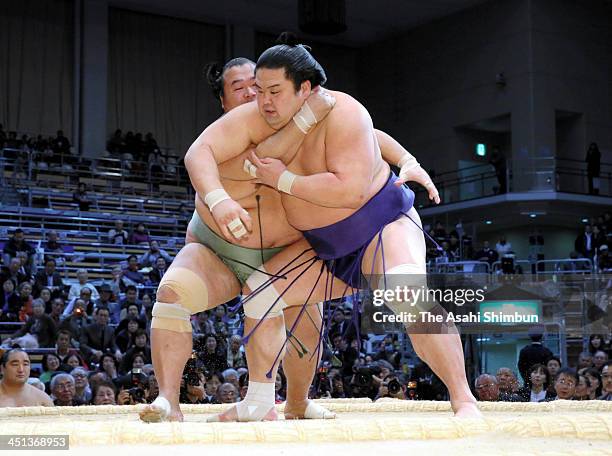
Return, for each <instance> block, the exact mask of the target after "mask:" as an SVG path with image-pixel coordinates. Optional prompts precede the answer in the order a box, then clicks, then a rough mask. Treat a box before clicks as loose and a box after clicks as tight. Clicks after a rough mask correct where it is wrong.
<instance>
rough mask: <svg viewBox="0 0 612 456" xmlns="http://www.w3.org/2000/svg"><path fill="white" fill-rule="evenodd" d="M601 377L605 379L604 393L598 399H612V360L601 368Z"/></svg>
mask: <svg viewBox="0 0 612 456" xmlns="http://www.w3.org/2000/svg"><path fill="white" fill-rule="evenodd" d="M601 379H602V381H603V385H602V390H603V394H602V395H601V396H599V397H598V399H599V400H600V401H612V361H608V362H606V364H605V365H604V366H603V368H602V369H601Z"/></svg>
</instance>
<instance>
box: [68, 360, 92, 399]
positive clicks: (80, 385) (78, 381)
mask: <svg viewBox="0 0 612 456" xmlns="http://www.w3.org/2000/svg"><path fill="white" fill-rule="evenodd" d="M70 375H72V378H74V389H75V394H74V398H75V399H76V400H77V401H80V402H82V403H83V404H88V403H89V402H90V401H91V396H92V393H91V388H90V387H89V380H88V379H87V371H86V370H85V369H84V368H83V367H75V368H74V369H72V371H70Z"/></svg>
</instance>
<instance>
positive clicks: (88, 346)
mask: <svg viewBox="0 0 612 456" xmlns="http://www.w3.org/2000/svg"><path fill="white" fill-rule="evenodd" d="M94 315H95V320H96V322H95V323H92V324H90V325H87V326H85V327H84V328H83V330H82V332H81V339H80V342H81V345H80V349H81V352H82V353H83V355H85V356H86V357H87V358H88V359H89V361H90V362H91V361H95V362H98V361H99V360H100V358H101V357H102V355H103V354H104V352H111V353H114V355H115V357H117V358H120V357H121V352H120V351H119V348H118V347H117V344H116V343H115V332H114V331H113V328H111V327H110V326H108V320H109V317H110V314H109V311H108V309H106V308H104V307H100V308H99V309H96V311H95V314H94Z"/></svg>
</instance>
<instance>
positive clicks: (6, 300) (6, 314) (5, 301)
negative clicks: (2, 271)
mask: <svg viewBox="0 0 612 456" xmlns="http://www.w3.org/2000/svg"><path fill="white" fill-rule="evenodd" d="M20 310H21V299H20V298H19V295H18V294H17V293H16V292H15V282H13V281H12V280H11V279H6V280H5V281H4V283H3V284H2V294H0V321H3V322H9V321H15V322H16V321H19V311H20Z"/></svg>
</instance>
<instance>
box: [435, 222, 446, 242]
mask: <svg viewBox="0 0 612 456" xmlns="http://www.w3.org/2000/svg"><path fill="white" fill-rule="evenodd" d="M434 237H435V238H436V240H437V241H438V242H442V241H443V240H445V239H446V229H445V228H444V225H443V224H442V222H440V221H437V222H436V224H435V228H434Z"/></svg>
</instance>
